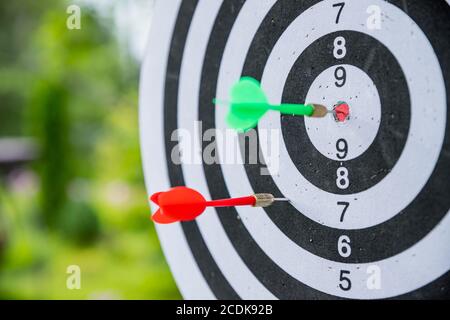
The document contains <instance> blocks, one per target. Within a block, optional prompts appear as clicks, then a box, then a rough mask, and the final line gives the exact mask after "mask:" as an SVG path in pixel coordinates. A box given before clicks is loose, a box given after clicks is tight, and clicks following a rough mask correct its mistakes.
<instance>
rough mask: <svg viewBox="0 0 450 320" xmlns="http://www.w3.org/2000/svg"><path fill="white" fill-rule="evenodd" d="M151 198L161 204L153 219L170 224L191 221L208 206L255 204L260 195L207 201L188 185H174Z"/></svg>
mask: <svg viewBox="0 0 450 320" xmlns="http://www.w3.org/2000/svg"><path fill="white" fill-rule="evenodd" d="M150 200H151V201H152V202H154V203H155V204H157V205H158V206H159V209H158V210H156V212H155V213H154V214H153V216H152V220H153V221H155V222H157V223H161V224H168V223H172V222H178V221H191V220H194V219H195V218H196V217H198V216H199V215H200V214H201V213H203V211H205V209H206V207H227V206H244V205H251V206H255V204H256V202H257V200H258V197H257V196H256V195H252V196H248V197H242V198H230V199H220V200H212V201H206V200H205V198H204V197H203V196H202V195H201V194H200V193H199V192H198V191H196V190H194V189H190V188H187V187H174V188H172V189H170V190H168V191H165V192H157V193H154V194H153V195H152V196H151V197H150ZM260 201H261V203H262V202H264V203H269V202H270V203H272V202H273V197H272V198H270V199H269V198H267V199H261V200H260Z"/></svg>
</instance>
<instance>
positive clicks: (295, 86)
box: [140, 0, 450, 299]
mask: <svg viewBox="0 0 450 320" xmlns="http://www.w3.org/2000/svg"><path fill="white" fill-rule="evenodd" d="M152 19H153V21H152V28H151V31H150V36H149V44H148V50H147V54H146V58H145V61H144V64H143V67H142V73H141V83H140V131H141V149H142V159H143V167H144V173H145V180H146V186H147V190H148V192H149V194H151V193H153V192H157V191H161V190H167V189H169V188H171V187H174V186H189V187H192V188H195V189H197V190H199V191H200V192H201V193H202V194H203V195H205V197H208V198H211V199H221V198H228V197H238V196H242V195H248V194H254V193H257V192H270V193H272V194H273V195H275V196H277V197H285V198H288V199H291V201H289V202H288V201H286V202H279V203H276V204H274V205H272V206H270V207H266V208H253V207H224V208H209V209H207V211H206V212H205V213H204V214H203V215H201V216H200V217H198V218H197V219H196V220H193V221H188V222H180V223H174V224H170V225H157V232H158V236H159V238H160V241H161V244H162V247H163V250H164V253H165V256H166V258H167V261H168V263H169V265H170V268H171V271H172V273H173V275H174V278H175V280H176V282H177V285H178V287H179V289H180V291H181V293H182V294H183V296H184V297H185V298H187V299H215V298H217V299H338V298H350V299H353V298H356V299H383V298H449V297H450V271H449V270H450V213H449V208H450V145H449V143H450V141H449V134H450V130H449V128H448V126H449V123H450V122H449V118H448V113H447V109H448V93H449V85H450V50H449V49H450V43H449V35H450V8H449V5H448V3H447V2H445V1H423V0H402V1H400V0H398V1H394V0H393V1H381V0H324V1H316V0H303V1H295V0H278V1H277V0H247V1H243V0H226V1H219V0H199V1H195V0H183V1H180V0H170V1H162V0H161V1H157V2H156V4H155V7H154V13H153V16H152ZM243 76H246V77H253V78H255V79H257V80H258V81H259V82H260V83H261V88H263V89H264V91H265V93H266V94H267V98H268V100H270V102H271V103H295V102H303V101H313V102H318V103H321V104H323V105H325V106H328V107H330V108H331V107H332V106H333V105H336V103H339V102H340V101H341V102H342V101H345V102H346V103H347V104H348V105H349V106H350V110H351V113H350V117H349V119H348V121H346V122H337V121H335V120H334V119H333V117H327V118H324V119H315V118H307V117H299V116H291V115H280V114H279V113H275V112H269V113H267V114H266V115H264V117H262V118H261V120H260V121H259V123H258V125H257V128H256V129H255V130H251V132H252V134H254V135H255V136H256V138H257V143H256V149H257V153H258V159H257V161H247V160H248V159H247V158H251V157H249V156H248V154H249V151H248V149H249V146H248V144H249V143H248V139H246V136H245V135H246V134H247V133H239V132H234V131H233V132H232V133H231V134H230V135H224V136H222V137H221V139H219V135H215V132H217V131H221V130H223V131H225V130H227V124H226V121H225V119H226V113H227V108H224V107H220V106H218V107H217V106H215V105H213V104H212V101H213V99H214V98H218V99H227V97H228V94H229V90H230V87H231V86H232V85H233V83H235V82H236V80H238V79H240V78H241V77H243ZM227 132H228V131H227ZM180 136H182V137H183V139H181V140H183V141H181V142H180V139H178V138H179V137H180ZM189 137H190V138H189ZM224 137H226V138H227V140H226V143H225V145H226V147H225V148H220V147H217V146H218V145H219V144H223V140H224ZM219 140H220V141H219ZM233 141H235V142H236V144H232V142H233ZM183 144H184V145H185V146H186V145H189V146H191V147H190V149H189V148H187V147H185V148H184V150H183V152H184V153H185V154H184V156H185V157H184V159H186V158H188V157H187V156H186V153H189V152H190V155H189V159H191V160H192V161H174V153H176V152H175V151H176V150H177V149H178V148H180V145H183ZM215 147H217V148H215ZM188 149H189V150H190V151H189V150H188ZM227 149H234V150H237V154H238V155H239V157H240V158H241V159H237V160H242V161H226V159H224V158H225V155H224V152H226V150H227ZM273 150H278V152H277V153H276V156H275V157H274V156H273ZM208 152H210V153H211V154H213V155H214V156H213V161H211V159H209V160H205V157H204V154H205V153H208ZM235 160H236V159H235ZM153 209H155V208H153Z"/></svg>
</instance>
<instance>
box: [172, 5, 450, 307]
mask: <svg viewBox="0 0 450 320" xmlns="http://www.w3.org/2000/svg"><path fill="white" fill-rule="evenodd" d="M185 2H186V3H187V2H188V1H185ZM185 2H183V5H182V7H183V6H184V4H185ZM316 2H317V1H304V2H303V5H304V6H302V7H300V6H299V5H297V6H295V7H294V8H291V10H286V7H289V2H285V1H279V2H278V3H277V4H276V5H274V7H273V8H272V9H271V11H270V13H269V14H268V15H267V17H266V19H265V21H264V22H263V24H262V25H261V27H260V29H259V30H258V34H257V36H256V37H255V39H257V38H258V37H259V39H261V38H264V37H265V36H267V33H265V34H263V33H261V32H260V31H261V30H263V29H264V26H266V27H267V25H268V24H269V25H272V26H273V27H274V28H275V29H276V30H272V31H273V32H276V33H278V37H279V36H280V35H281V33H282V32H283V31H284V29H285V28H286V27H287V25H288V24H289V23H290V22H291V21H292V20H293V19H294V18H295V17H297V16H298V15H299V14H301V13H302V12H303V11H304V10H305V9H306V8H308V7H309V6H311V5H313V4H314V3H316ZM443 4H445V2H444V3H443ZM415 5H416V7H414V8H410V10H409V14H410V16H412V17H413V18H416V19H415V20H416V21H417V18H419V21H420V18H422V19H423V18H427V16H428V15H429V14H430V10H429V8H427V6H426V5H424V4H423V3H422V4H421V3H420V2H416V3H415ZM445 5H446V4H445ZM241 6H242V2H241V1H226V2H224V3H223V5H222V7H221V9H220V12H219V14H218V16H217V18H216V25H215V26H214V29H213V32H212V33H211V38H210V43H209V44H208V49H207V53H206V55H205V65H204V67H203V71H202V90H201V93H200V97H201V101H200V111H201V113H200V115H202V116H205V117H204V118H205V120H207V121H206V122H208V123H209V124H208V126H209V127H213V125H214V110H213V109H210V106H209V101H210V100H209V101H208V99H209V98H212V96H213V95H214V93H215V92H214V91H215V86H216V83H217V73H215V74H212V75H211V76H212V77H213V79H214V80H215V81H214V82H213V83H211V82H207V81H204V80H209V79H205V78H207V77H206V76H207V75H208V71H217V72H218V68H219V65H220V63H218V61H219V62H220V60H221V56H222V55H221V53H218V52H217V50H216V51H215V50H213V49H214V46H215V45H218V50H219V51H220V50H223V49H224V47H225V42H226V40H227V36H228V34H229V32H230V29H231V27H232V25H233V23H234V19H235V18H236V16H237V14H238V12H239V10H240V8H241ZM437 7H439V6H437ZM419 9H422V10H419ZM446 9H447V8H446V7H443V6H441V7H439V8H438V10H436V13H435V15H434V16H433V18H434V19H435V21H437V22H435V23H434V24H433V25H431V24H426V23H425V24H424V25H423V26H422V29H423V30H424V31H428V32H427V34H429V33H430V32H434V31H435V30H433V28H434V27H437V26H439V27H440V28H441V29H443V31H444V32H447V33H444V34H448V31H450V29H449V28H448V26H449V25H448V23H447V22H446V20H445V19H446V14H448V11H447V12H446ZM274 13H279V15H278V17H281V20H280V21H281V23H280V24H277V21H275V23H274V20H273V19H272V18H271V16H270V14H274ZM282 13H284V16H283V14H282ZM184 15H185V12H184V11H182V10H180V12H179V15H178V19H177V24H178V20H180V19H181V17H183V16H184ZM422 15H424V16H422ZM190 19H192V16H189V20H190ZM218 21H220V23H217V22H218ZM425 21H426V20H425ZM428 21H429V20H428ZM266 29H267V28H266ZM269 31H270V30H269ZM221 33H223V34H224V35H225V36H224V37H223V38H222V39H220V37H219V36H220V35H221ZM429 39H430V41H431V43H432V44H433V46H434V49H435V51H436V52H438V58H439V60H440V63H441V67H442V70H443V71H444V77H445V84H446V89H447V92H448V91H449V79H448V75H449V72H448V71H449V64H448V61H450V59H449V56H448V54H447V53H446V51H445V48H446V45H447V43H446V42H445V41H444V42H443V41H442V39H441V38H440V37H439V36H436V35H431V36H429ZM178 40H180V39H178V38H177V37H175V33H174V37H173V39H172V43H171V54H170V56H171V57H172V56H174V57H178V58H179V57H181V56H182V52H183V48H184V44H183V45H182V46H180V45H179V42H178ZM184 41H185V40H184ZM254 42H257V41H255V40H254ZM270 48H271V47H270ZM172 49H173V50H172ZM260 50H261V52H267V51H266V50H267V49H266V48H264V47H262V48H260ZM172 51H173V52H172ZM269 51H270V50H269ZM222 52H223V51H222ZM171 60H172V59H169V63H170V61H171ZM173 60H177V59H173ZM178 60H181V58H180V59H178ZM247 61H248V62H249V64H248V65H250V64H258V63H259V61H251V60H247ZM172 62H173V61H172ZM178 62H179V61H178ZM175 63H177V61H175ZM167 70H168V71H169V70H170V71H175V73H170V74H169V73H167V74H166V86H167V84H168V83H170V79H173V78H174V77H173V75H174V74H176V75H177V77H176V78H177V79H178V75H179V68H178V69H177V68H170V67H169V66H168V68H167ZM169 94H172V95H175V96H176V95H177V88H176V87H175V86H174V85H173V84H172V85H171V86H170V88H169V89H168V88H167V87H166V94H165V97H166V98H167V97H168V95H169ZM203 94H206V96H203ZM164 110H165V118H164V125H165V141H166V155H169V156H170V150H171V144H170V134H171V133H172V132H171V131H170V132H168V131H169V130H168V128H176V127H177V124H176V117H175V118H174V117H170V116H168V115H169V114H173V113H175V114H177V105H176V104H170V103H169V104H168V103H167V101H165V109H164ZM203 111H205V112H208V111H209V112H211V114H209V115H204V114H202V112H203ZM202 118H203V117H202ZM206 122H204V123H206ZM448 125H449V121H448V119H447V128H448ZM446 132H448V130H447V131H446ZM448 152H449V136H448V134H447V135H446V137H445V142H444V148H443V151H442V153H441V155H440V158H439V160H438V163H437V166H436V169H435V172H436V171H437V172H438V173H442V174H443V177H447V176H448V173H449V172H448V168H447V171H446V170H443V169H446V168H445V167H446V166H445V164H446V163H445V161H446V159H445V158H446V157H445V154H448ZM174 166H175V165H173V164H172V163H169V162H168V167H169V172H170V180H171V184H172V185H173V186H174V185H179V184H181V182H183V181H184V179H183V173H182V170H181V168H178V167H176V166H175V167H176V168H174ZM208 167H210V169H208ZM204 169H205V173H206V176H207V178H208V186H209V188H210V190H211V195H212V197H215V196H218V195H220V196H225V197H226V196H229V193H228V190H227V188H226V185H225V183H224V179H223V176H222V173H221V171H220V168H218V167H217V166H206V165H205V166H204ZM172 170H174V171H172ZM446 173H447V175H446ZM208 174H210V175H208ZM258 174H259V173H258ZM214 175H218V176H217V177H216V176H214ZM433 176H434V174H433ZM210 178H211V179H210ZM440 180H442V181H436V180H435V182H438V183H439V182H442V184H441V186H443V189H442V190H443V191H441V190H433V189H435V188H431V189H430V188H429V189H430V190H429V191H430V192H432V193H431V195H430V194H428V193H427V194H426V195H422V198H425V201H421V202H425V204H424V206H423V207H424V208H425V209H426V206H427V202H430V201H432V199H430V198H433V197H438V199H449V198H450V197H449V195H448V194H446V192H448V190H449V188H448V184H444V182H446V180H445V179H444V178H441V179H440ZM215 182H220V185H215ZM272 182H273V180H272ZM274 186H275V185H274ZM216 187H218V189H216ZM275 187H276V186H275ZM435 187H436V186H435ZM446 187H447V188H446ZM433 191H439V192H437V193H433ZM416 200H417V199H416ZM429 204H430V205H432V206H431V207H430V208H429V209H430V210H433V209H435V208H436V210H439V209H442V207H443V206H442V205H440V204H437V205H436V203H434V202H433V203H429ZM446 204H448V203H446ZM444 205H445V204H444ZM447 208H448V206H447ZM427 211H428V210H427ZM278 212H280V213H281V212H282V211H281V210H279V211H278ZM218 213H219V217H220V219H221V221H222V224H223V226H224V228H225V230H226V232H227V234H228V236H229V237H230V239H231V242H232V244H233V245H234V247H235V249H236V251H237V252H238V253H239V255H240V256H241V258H242V259H243V261H244V262H245V263H246V265H247V266H248V268H249V269H250V270H251V271H252V272H253V273H254V275H255V276H256V277H257V278H258V280H259V281H260V282H261V283H262V284H263V285H265V286H266V287H267V288H268V289H269V290H270V291H271V292H272V293H273V294H274V295H275V296H276V297H278V298H284V299H289V298H330V297H333V296H330V295H328V294H324V293H321V292H319V291H317V290H315V289H313V288H310V287H308V286H306V285H304V284H302V283H300V282H299V281H297V280H296V279H294V278H292V277H291V276H289V275H288V274H287V273H286V272H284V270H282V269H281V268H280V267H279V266H278V265H277V264H276V263H274V262H273V261H271V260H270V258H269V257H267V256H266V255H265V253H264V252H263V251H262V250H261V248H260V247H259V246H258V245H257V244H256V243H255V242H254V240H253V239H252V237H251V235H250V234H249V233H248V231H247V230H246V229H245V227H244V226H243V224H242V223H241V222H240V221H239V219H238V217H237V212H236V210H234V209H233V208H223V209H220V210H218ZM424 222H426V221H424ZM413 223H416V222H413ZM185 225H189V226H193V225H195V227H193V228H186V227H185ZM400 227H401V226H400ZM183 231H184V233H185V235H186V238H187V240H188V243H189V245H190V248H191V250H192V252H193V255H194V257H195V259H196V261H197V263H198V266H199V268H200V270H201V272H202V274H203V275H204V277H205V280H206V281H207V282H208V284H209V286H210V287H211V289H212V291H213V292H214V294H215V295H216V297H218V298H224V297H231V298H233V297H236V296H237V294H236V292H234V290H233V289H232V288H231V290H230V285H229V284H228V282H227V281H226V279H225V278H224V277H223V275H222V273H221V272H220V270H219V269H218V268H217V265H216V264H215V262H214V260H213V259H212V257H211V255H210V254H209V253H207V254H204V253H203V250H204V249H205V246H204V242H203V239H202V237H201V234H200V232H199V230H198V227H197V225H196V222H192V223H183ZM197 242H200V244H198V243H197ZM333 249H334V248H333ZM206 250H207V249H206ZM449 275H450V273H446V274H444V275H443V276H442V277H440V278H439V279H437V280H435V281H433V282H431V283H430V284H428V285H426V286H424V287H422V288H421V289H418V290H415V291H414V292H412V293H408V294H405V295H402V296H400V297H407V298H421V297H443V296H448V295H449V290H448V287H445V285H446V284H448V281H449V279H450V277H449Z"/></svg>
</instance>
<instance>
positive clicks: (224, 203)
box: [206, 196, 256, 207]
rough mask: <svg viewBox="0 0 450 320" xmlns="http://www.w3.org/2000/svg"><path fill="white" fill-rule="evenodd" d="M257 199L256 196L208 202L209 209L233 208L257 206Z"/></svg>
mask: <svg viewBox="0 0 450 320" xmlns="http://www.w3.org/2000/svg"><path fill="white" fill-rule="evenodd" d="M255 202H256V198H255V197H254V196H248V197H240V198H230V199H218V200H211V201H206V205H207V206H208V207H233V206H253V205H255Z"/></svg>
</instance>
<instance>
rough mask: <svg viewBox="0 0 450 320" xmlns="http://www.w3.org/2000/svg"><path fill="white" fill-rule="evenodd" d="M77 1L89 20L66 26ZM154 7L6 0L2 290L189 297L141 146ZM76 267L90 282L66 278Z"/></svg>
mask: <svg viewBox="0 0 450 320" xmlns="http://www.w3.org/2000/svg"><path fill="white" fill-rule="evenodd" d="M71 4H77V5H79V6H80V8H81V29H74V30H70V29H68V28H67V25H66V22H67V19H68V17H69V14H68V13H67V12H66V10H67V7H68V6H69V5H71ZM151 8H152V1H151V0H116V1H113V0H106V1H100V0H92V1H87V0H86V1H62V0H39V1H38V0H21V1H0V299H175V298H180V294H179V292H178V290H177V288H176V286H175V283H174V281H173V278H172V276H171V274H170V270H169V267H168V266H167V264H166V261H165V259H164V257H163V254H162V252H161V249H160V245H159V242H158V238H157V235H156V233H155V230H154V227H153V224H152V223H151V222H150V221H149V219H148V218H149V208H148V203H147V194H146V190H145V186H144V181H143V174H142V167H141V159H140V150H139V131H138V130H139V128H138V85H139V64H140V57H141V56H142V52H143V48H144V43H142V42H143V41H144V42H145V38H146V32H147V31H148V30H147V29H148V26H149V23H150V19H151ZM139 22H141V24H136V23H139ZM148 125H151V123H149V124H148ZM70 265H78V266H79V267H80V269H81V289H80V290H76V289H75V290H69V289H68V288H67V287H66V279H67V277H68V276H69V275H68V274H67V273H66V269H67V267H68V266H70Z"/></svg>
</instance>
